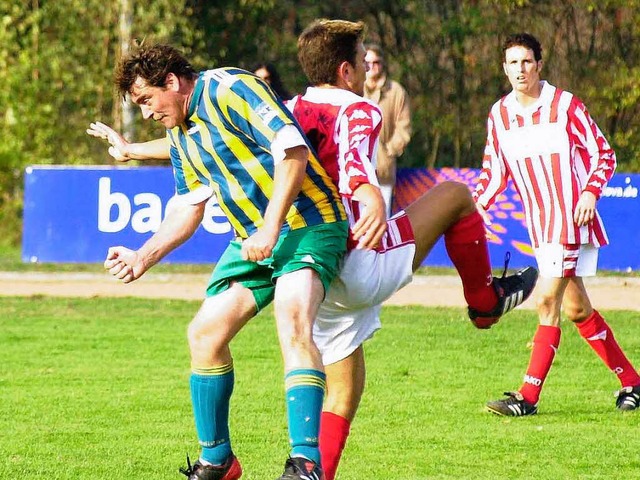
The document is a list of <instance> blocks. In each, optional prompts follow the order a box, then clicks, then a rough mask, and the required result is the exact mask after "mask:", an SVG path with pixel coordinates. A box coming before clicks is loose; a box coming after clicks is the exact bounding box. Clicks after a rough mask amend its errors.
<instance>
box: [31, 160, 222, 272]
mask: <svg viewBox="0 0 640 480" xmlns="http://www.w3.org/2000/svg"><path fill="white" fill-rule="evenodd" d="M173 193H174V182H173V174H172V172H171V168H170V167H86V168H74V167H58V168H56V167H50V166H47V167H29V168H27V170H26V171H25V192H24V222H23V237H22V260H23V261H25V262H69V263H74V262H102V261H104V259H105V257H106V255H107V250H108V249H109V247H111V246H114V245H124V246H126V247H129V248H134V249H135V248H138V247H139V246H141V245H142V244H143V243H144V242H145V241H146V240H147V239H148V238H149V237H150V236H151V235H152V234H153V233H154V232H156V231H157V230H158V227H159V226H160V222H161V221H162V219H163V218H164V214H165V208H166V205H167V202H168V200H169V199H170V198H171V197H172V196H173ZM231 238H232V233H231V225H230V224H229V222H227V220H226V217H225V216H224V214H223V213H222V210H221V209H220V207H219V206H218V205H217V203H216V202H215V199H212V200H210V201H209V203H208V204H207V208H206V211H205V216H204V220H203V222H202V225H201V226H200V228H199V229H198V230H197V231H196V233H195V234H194V236H193V237H191V239H190V240H189V241H188V242H186V243H185V244H184V245H182V246H181V247H179V248H178V249H176V250H175V251H174V252H172V253H171V254H170V255H168V256H167V257H166V258H165V261H166V262H174V263H212V262H215V261H217V260H218V258H220V255H221V254H222V252H223V251H224V248H225V247H226V246H227V244H228V243H229V240H230V239H231Z"/></svg>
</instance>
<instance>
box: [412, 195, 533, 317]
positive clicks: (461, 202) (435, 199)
mask: <svg viewBox="0 0 640 480" xmlns="http://www.w3.org/2000/svg"><path fill="white" fill-rule="evenodd" d="M406 212H407V215H409V219H410V221H411V225H412V227H413V232H414V236H415V240H416V253H415V257H414V262H413V270H414V271H415V270H416V269H417V268H418V267H419V266H420V265H421V264H422V262H423V261H424V259H425V257H426V256H427V255H428V253H429V252H430V251H431V249H432V248H433V246H434V245H435V243H436V241H437V240H438V239H439V238H440V236H442V235H444V239H445V246H446V249H447V253H448V254H449V258H451V261H452V262H453V264H454V266H455V267H456V270H457V271H458V274H459V275H460V278H461V280H462V287H463V292H464V297H465V300H466V301H467V304H468V305H469V318H470V319H471V321H472V322H473V324H474V325H475V326H476V327H478V328H490V327H491V325H493V324H495V323H496V322H497V321H498V320H499V319H500V317H501V316H502V315H504V314H505V313H507V312H508V311H510V310H511V309H513V308H515V307H516V306H518V305H520V304H521V303H522V302H524V301H525V300H526V299H527V298H528V297H529V295H531V292H532V291H533V288H534V286H535V283H536V280H537V278H538V272H537V270H536V269H535V268H534V267H526V268H524V269H521V270H520V271H518V272H516V273H515V274H514V275H508V276H507V275H506V268H505V274H503V276H502V277H493V275H492V272H491V261H490V258H489V249H488V246H487V239H486V232H485V227H484V223H483V220H482V217H481V216H480V214H479V213H478V211H477V209H476V206H475V203H474V201H473V198H472V197H471V194H470V192H469V189H468V188H467V186H466V185H464V184H462V183H458V182H443V183H440V184H438V185H436V186H435V187H433V188H432V189H431V190H429V191H428V192H427V193H426V194H424V195H423V196H422V197H420V198H419V199H418V200H416V201H415V202H414V203H412V204H411V205H409V206H408V207H407V208H406Z"/></svg>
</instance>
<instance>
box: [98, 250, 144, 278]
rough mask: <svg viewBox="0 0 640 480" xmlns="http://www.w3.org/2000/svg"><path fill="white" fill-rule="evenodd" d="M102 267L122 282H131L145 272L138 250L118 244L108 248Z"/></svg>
mask: <svg viewBox="0 0 640 480" xmlns="http://www.w3.org/2000/svg"><path fill="white" fill-rule="evenodd" d="M104 268H105V270H108V271H109V273H110V274H111V275H113V276H114V277H116V278H117V279H119V280H122V282H123V283H130V282H133V281H134V280H137V279H138V278H140V277H141V276H142V274H143V273H144V272H145V268H144V265H143V263H142V262H141V259H140V255H139V254H138V252H137V251H134V250H131V249H129V248H126V247H120V246H119V247H111V248H109V251H108V252H107V258H106V260H105V261H104Z"/></svg>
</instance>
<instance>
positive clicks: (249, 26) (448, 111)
mask: <svg viewBox="0 0 640 480" xmlns="http://www.w3.org/2000/svg"><path fill="white" fill-rule="evenodd" d="M638 7H640V0H624V1H623V0H600V1H595V0H585V1H582V2H571V1H568V0H561V1H557V0H555V1H551V0H537V1H532V0H438V1H435V0H422V1H419V0H370V1H368V2H361V1H355V0H341V1H334V0H326V1H324V2H315V1H309V0H300V1H294V0H218V1H216V2H207V1H204V0H184V1H175V0H147V1H144V2H136V1H135V0H59V1H53V0H25V1H23V2H2V3H0V21H1V22H2V28H0V81H2V83H3V85H4V88H3V89H1V90H0V122H2V123H3V124H2V128H1V129H0V224H3V225H9V226H10V229H11V231H10V232H8V233H7V234H6V235H2V238H4V239H5V240H4V242H11V243H16V242H17V241H18V240H19V228H18V226H19V223H18V222H17V220H16V219H19V216H20V209H21V197H22V184H21V182H22V172H23V170H24V168H25V166H27V165H29V164H80V163H86V164H93V163H98V164H104V163H107V162H109V161H110V160H109V158H108V157H107V156H106V149H105V147H104V145H102V144H101V143H100V142H98V141H96V140H95V139H92V138H90V137H88V136H87V135H86V134H85V133H84V131H85V129H86V127H87V125H88V123H89V122H91V121H93V120H96V119H100V120H103V121H105V122H108V123H112V124H115V125H116V127H121V126H122V125H121V122H122V117H121V99H120V98H118V97H117V95H116V94H115V92H114V89H113V85H112V72H113V66H114V64H115V62H116V61H117V59H118V57H119V55H120V52H121V49H122V47H123V45H124V44H125V43H126V42H124V41H123V38H122V27H123V22H122V19H123V13H124V12H126V11H129V12H130V18H131V25H130V36H131V39H137V41H145V42H155V41H162V42H169V43H172V44H174V45H176V46H178V47H180V48H181V49H182V50H183V51H184V52H185V53H186V54H187V56H188V57H189V58H191V59H192V61H193V63H194V65H195V66H196V67H198V68H202V69H204V68H211V67H216V66H221V65H236V66H240V67H244V68H251V67H252V65H253V64H254V63H255V62H257V61H270V62H273V63H275V64H276V65H277V66H278V70H279V71H280V73H281V76H282V77H283V79H284V80H285V83H286V84H287V87H288V88H289V89H290V90H291V91H298V92H300V91H302V90H303V89H304V87H305V84H306V83H305V79H304V75H303V73H302V71H301V69H300V67H299V66H298V63H297V59H296V38H297V36H298V35H299V33H300V32H301V31H302V29H303V28H304V26H305V25H306V24H308V23H309V22H310V21H312V20H313V19H314V18H319V17H326V18H346V19H351V20H358V19H360V20H363V21H364V22H365V23H366V24H367V26H368V38H367V40H370V41H375V42H377V43H379V44H381V46H382V47H383V49H384V50H385V52H386V55H387V57H388V60H389V63H390V71H391V75H392V77H393V78H395V79H397V80H399V81H400V82H401V83H402V84H403V85H404V86H405V87H406V88H407V90H408V91H409V93H410V96H411V100H412V115H413V122H414V132H415V133H414V137H413V139H412V142H411V143H410V146H409V148H408V150H407V152H406V153H405V155H404V157H403V158H402V160H401V162H402V163H401V165H404V166H425V165H426V166H433V167H442V166H460V167H464V166H471V167H477V166H479V163H480V158H481V155H482V148H483V146H484V142H485V121H486V115H487V113H488V111H489V109H490V107H491V104H492V103H493V102H495V101H496V100H497V99H498V98H499V97H500V96H501V95H503V94H505V93H506V92H507V91H508V84H507V82H506V79H505V77H504V74H503V73H502V66H501V59H502V52H501V42H502V41H503V39H504V38H505V36H506V35H507V34H508V33H511V32H513V31H530V32H531V33H533V34H534V35H536V36H537V37H538V38H539V39H540V41H541V43H542V45H543V58H544V61H545V67H544V70H543V77H544V78H546V79H548V80H549V81H550V82H551V83H553V84H555V85H557V86H559V87H561V88H566V89H568V90H570V91H572V92H573V93H575V94H576V95H578V96H579V97H580V98H582V99H583V100H584V101H585V103H586V104H587V106H588V108H589V110H590V112H591V114H592V116H593V117H594V118H595V119H596V121H597V122H598V124H599V125H600V127H601V128H602V129H603V131H604V133H605V135H607V137H608V138H609V140H610V141H611V143H612V144H613V146H614V147H615V149H616V152H617V154H618V159H619V170H620V171H637V170H640V160H638V159H639V158H640V157H639V155H638V153H640V152H638V150H639V149H640V118H639V117H638V108H639V107H638V100H639V98H640V67H639V66H638V65H640V62H639V60H640V13H639V12H640V9H639V8H638ZM135 118H136V120H135V136H136V138H137V139H149V138H155V137H158V136H160V135H162V134H163V132H162V131H161V129H159V128H158V127H157V126H155V125H151V124H143V123H142V121H141V118H140V115H136V116H135ZM5 228H6V227H5Z"/></svg>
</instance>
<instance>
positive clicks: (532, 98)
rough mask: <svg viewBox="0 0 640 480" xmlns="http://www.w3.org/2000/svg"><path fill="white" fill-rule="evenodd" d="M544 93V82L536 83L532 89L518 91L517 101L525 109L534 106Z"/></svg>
mask: <svg viewBox="0 0 640 480" xmlns="http://www.w3.org/2000/svg"><path fill="white" fill-rule="evenodd" d="M541 93H542V82H536V84H535V85H533V86H532V87H531V88H529V89H527V90H516V100H517V101H518V103H519V104H520V105H522V106H523V107H525V108H526V107H528V106H530V105H533V104H534V103H536V102H537V101H538V99H539V98H540V94H541Z"/></svg>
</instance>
